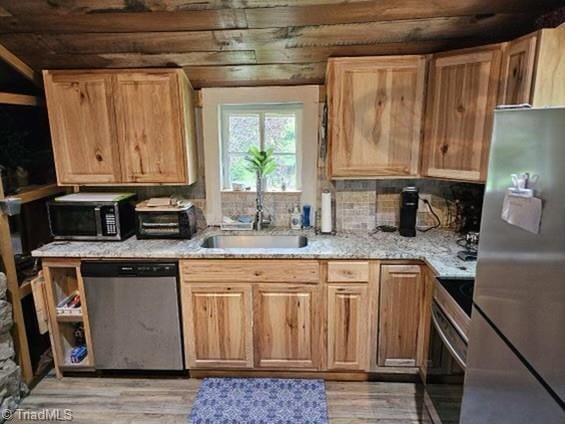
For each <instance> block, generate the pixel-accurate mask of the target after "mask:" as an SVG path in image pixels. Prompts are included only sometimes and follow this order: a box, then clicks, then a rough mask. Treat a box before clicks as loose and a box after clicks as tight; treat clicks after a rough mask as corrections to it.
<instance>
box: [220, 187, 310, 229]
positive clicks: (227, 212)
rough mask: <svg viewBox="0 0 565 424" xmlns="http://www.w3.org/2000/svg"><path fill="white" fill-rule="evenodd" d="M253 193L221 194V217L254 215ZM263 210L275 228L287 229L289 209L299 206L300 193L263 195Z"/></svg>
mask: <svg viewBox="0 0 565 424" xmlns="http://www.w3.org/2000/svg"><path fill="white" fill-rule="evenodd" d="M255 198H256V195H255V193H254V192H250V193H247V192H240V191H235V192H223V193H222V215H223V216H229V217H232V216H237V215H251V216H254V215H255ZM263 204H264V210H265V212H266V214H267V215H270V216H271V218H272V219H273V221H272V225H274V226H275V227H288V226H289V225H290V217H289V213H288V211H289V209H292V208H293V207H294V206H295V205H297V204H300V193H298V192H284V193H265V195H264V198H263Z"/></svg>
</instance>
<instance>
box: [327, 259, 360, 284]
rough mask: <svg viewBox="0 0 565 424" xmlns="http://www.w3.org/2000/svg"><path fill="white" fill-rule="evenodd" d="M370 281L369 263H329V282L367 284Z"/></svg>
mask: <svg viewBox="0 0 565 424" xmlns="http://www.w3.org/2000/svg"><path fill="white" fill-rule="evenodd" d="M367 281H369V262H366V261H360V262H357V261H355V262H349V261H339V262H328V282H330V283H346V282H367Z"/></svg>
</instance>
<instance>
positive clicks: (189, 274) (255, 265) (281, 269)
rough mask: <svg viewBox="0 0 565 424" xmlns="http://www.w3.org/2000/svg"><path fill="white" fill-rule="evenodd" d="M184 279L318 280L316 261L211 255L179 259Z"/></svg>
mask: <svg viewBox="0 0 565 424" xmlns="http://www.w3.org/2000/svg"><path fill="white" fill-rule="evenodd" d="M181 267H182V273H183V275H182V280H183V281H184V282H185V283H190V282H204V281H217V282H221V281H224V282H225V281H231V282H262V283H315V284H317V283H318V282H319V281H320V270H319V265H318V262H317V261H293V260H284V259H283V260H278V259H277V260H273V259H265V260H246V259H212V260H200V259H198V260H185V261H182V265H181Z"/></svg>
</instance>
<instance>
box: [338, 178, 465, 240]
mask: <svg viewBox="0 0 565 424" xmlns="http://www.w3.org/2000/svg"><path fill="white" fill-rule="evenodd" d="M453 184H459V183H453V182H446V181H435V180H428V179H417V180H406V179H400V180H355V181H348V180H343V181H342V180H340V181H336V183H335V208H336V214H335V215H336V229H337V230H338V231H362V232H367V231H372V230H373V229H375V228H376V227H377V226H380V225H393V226H398V224H399V216H400V192H401V191H402V188H403V187H405V186H407V185H414V186H416V187H418V189H419V192H420V194H427V195H429V196H430V203H431V205H432V208H433V210H434V212H435V213H436V214H437V215H438V217H439V219H440V222H441V227H443V228H450V229H454V228H455V226H456V219H455V217H456V205H455V201H454V198H453V196H452V194H451V191H452V190H451V187H452V185H453ZM435 224H436V219H435V218H434V217H433V215H432V214H431V212H430V211H429V209H428V208H427V206H424V208H420V209H418V216H417V221H416V225H417V226H418V227H429V226H433V225H435Z"/></svg>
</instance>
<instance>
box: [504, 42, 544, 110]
mask: <svg viewBox="0 0 565 424" xmlns="http://www.w3.org/2000/svg"><path fill="white" fill-rule="evenodd" d="M536 41H537V34H536V33H534V34H530V35H526V36H524V37H521V38H518V39H516V40H514V41H511V42H509V43H507V44H506V45H505V47H504V51H503V55H502V72H501V75H500V94H499V98H498V103H499V104H503V105H517V104H523V103H530V102H531V93H532V83H533V75H534V65H535V61H536Z"/></svg>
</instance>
